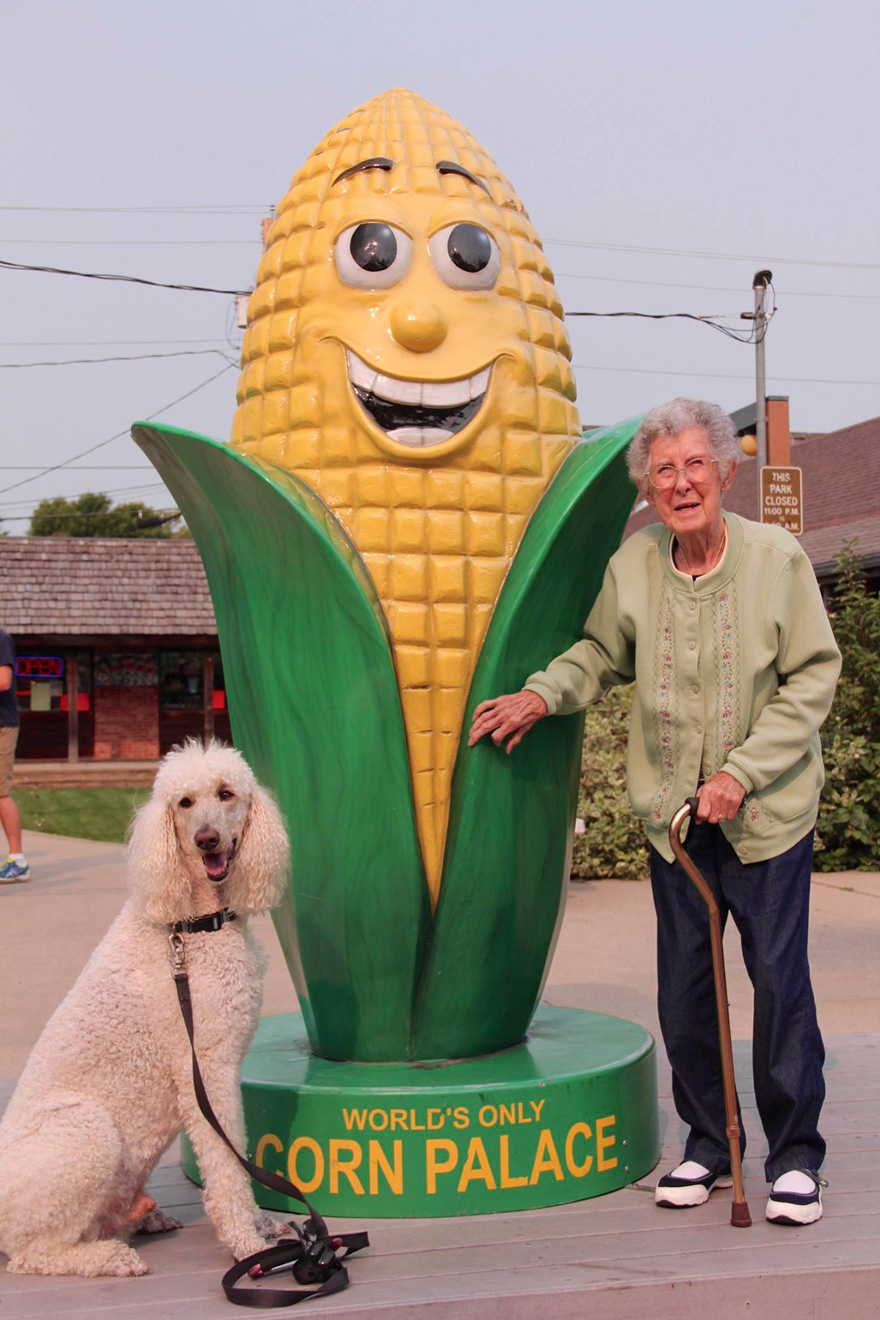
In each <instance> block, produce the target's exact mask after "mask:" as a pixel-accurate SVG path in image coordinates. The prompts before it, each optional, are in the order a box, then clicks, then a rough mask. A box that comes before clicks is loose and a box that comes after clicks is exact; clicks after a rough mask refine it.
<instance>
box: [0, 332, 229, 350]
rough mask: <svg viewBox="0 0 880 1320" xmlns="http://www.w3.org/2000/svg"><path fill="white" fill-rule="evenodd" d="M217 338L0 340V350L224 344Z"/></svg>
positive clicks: (223, 341) (223, 340) (222, 340)
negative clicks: (110, 345) (108, 345)
mask: <svg viewBox="0 0 880 1320" xmlns="http://www.w3.org/2000/svg"><path fill="white" fill-rule="evenodd" d="M225 342H226V341H225V339H220V338H218V337H217V336H213V337H211V338H209V337H208V336H207V335H206V336H204V337H203V338H202V339H0V348H103V347H104V346H105V345H107V344H115V345H117V346H118V347H123V346H125V347H132V346H136V347H137V346H141V345H150V344H224V343H225Z"/></svg>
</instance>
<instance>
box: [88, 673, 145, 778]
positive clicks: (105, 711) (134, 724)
mask: <svg viewBox="0 0 880 1320" xmlns="http://www.w3.org/2000/svg"><path fill="white" fill-rule="evenodd" d="M94 755H95V760H96V761H111V760H112V761H152V760H156V758H157V757H158V756H159V689H158V687H97V688H95V753H94Z"/></svg>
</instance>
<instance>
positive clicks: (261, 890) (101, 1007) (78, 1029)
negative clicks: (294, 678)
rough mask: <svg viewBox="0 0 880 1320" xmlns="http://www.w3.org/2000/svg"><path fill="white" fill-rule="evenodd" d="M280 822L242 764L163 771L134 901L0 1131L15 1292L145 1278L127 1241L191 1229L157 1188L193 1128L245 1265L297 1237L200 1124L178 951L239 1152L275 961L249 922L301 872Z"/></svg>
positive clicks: (139, 848)
mask: <svg viewBox="0 0 880 1320" xmlns="http://www.w3.org/2000/svg"><path fill="white" fill-rule="evenodd" d="M288 852H289V850H288V842H287V835H286V832H285V829H284V824H283V821H282V819H281V816H280V814H279V812H278V809H277V807H276V806H275V804H274V802H273V801H272V800H271V798H270V797H268V795H267V794H266V793H265V792H264V791H263V790H262V789H260V788H259V787H258V785H257V783H256V780H255V779H254V775H253V773H252V771H251V770H250V767H249V766H248V765H247V763H246V762H245V760H244V759H243V757H242V756H241V755H240V754H239V753H238V752H237V751H235V750H234V749H232V748H229V747H224V746H223V745H222V744H220V743H212V744H211V746H210V747H209V748H208V749H207V750H203V749H202V747H201V746H200V744H198V743H196V742H194V741H190V742H188V743H186V744H185V746H184V747H182V748H180V749H175V750H174V751H172V752H170V753H169V755H168V756H166V757H165V759H164V761H163V762H162V764H161V766H160V767H159V772H158V774H157V776H156V781H155V784H154V785H153V794H152V797H151V798H150V800H149V802H147V803H146V805H145V806H143V807H142V808H141V810H140V811H139V812H138V813H137V816H136V817H135V820H134V823H133V827H132V833H131V840H130V845H129V849H128V869H129V877H130V883H131V896H130V898H129V899H128V901H127V902H126V904H125V906H124V907H123V909H122V911H121V912H120V914H119V916H118V917H117V918H116V920H115V922H114V923H113V925H112V926H111V927H110V930H109V931H108V932H107V934H106V936H105V937H104V939H103V940H102V941H101V943H100V944H99V945H98V947H97V949H96V950H95V952H94V953H93V954H92V957H91V959H90V960H89V962H88V964H87V965H86V967H85V968H84V970H83V972H82V974H81V975H80V977H79V978H78V980H77V981H76V983H75V985H74V986H73V989H72V990H71V991H70V993H69V994H68V996H67V998H66V999H65V1000H64V1001H63V1003H62V1004H61V1005H60V1006H59V1007H58V1008H57V1009H56V1011H55V1013H54V1014H53V1015H52V1017H51V1018H50V1020H49V1022H48V1024H47V1026H46V1028H45V1030H44V1031H43V1034H42V1036H41V1037H40V1039H39V1041H38V1042H37V1044H36V1046H35V1047H34V1050H33V1053H32V1054H31V1057H30V1059H29V1060H28V1063H27V1066H26V1067H25V1070H24V1072H23V1073H22V1076H21V1079H20V1081H19V1083H18V1087H17V1089H16V1091H15V1094H14V1095H13V1097H12V1100H11V1102H10V1104H9V1108H8V1109H7V1111H6V1114H5V1116H4V1119H3V1122H2V1124H0V1250H3V1251H5V1252H6V1253H7V1254H8V1256H9V1269H10V1270H12V1271H14V1272H15V1273H19V1274H84V1275H88V1276H93V1275H99V1274H113V1275H127V1274H147V1273H149V1266H148V1265H146V1264H145V1263H144V1261H143V1260H141V1258H140V1256H139V1255H138V1254H137V1252H136V1251H135V1250H134V1249H133V1248H132V1247H130V1246H129V1245H128V1244H127V1242H126V1241H125V1240H124V1238H125V1237H126V1236H128V1235H129V1234H131V1233H133V1232H135V1231H139V1232H148V1233H150V1232H152V1233H156V1232H163V1231H164V1230H166V1229H170V1228H179V1227H180V1224H179V1223H178V1222H177V1221H176V1220H173V1219H171V1218H169V1217H168V1216H166V1215H163V1214H162V1213H161V1211H158V1210H157V1209H156V1203H155V1202H154V1201H153V1200H151V1199H150V1198H149V1197H148V1196H147V1195H146V1194H145V1192H144V1181H145V1179H146V1178H147V1177H148V1176H149V1173H150V1171H151V1169H152V1168H153V1166H154V1165H155V1163H156V1161H157V1160H158V1158H159V1156H160V1155H161V1154H162V1152H163V1151H164V1150H165V1148H166V1147H167V1146H168V1145H169V1143H170V1142H171V1141H172V1140H173V1138H174V1137H175V1136H176V1135H177V1133H178V1132H179V1131H180V1129H181V1127H183V1128H184V1129H185V1130H186V1132H187V1134H188V1135H189V1137H190V1139H191V1141H192V1143H193V1147H194V1148H195V1152H196V1157H197V1159H198V1162H199V1169H200V1171H201V1175H202V1180H203V1183H204V1188H205V1192H204V1199H205V1208H206V1210H207V1212H208V1214H209V1215H210V1217H211V1219H212V1220H213V1222H214V1226H215V1228H216V1230H217V1234H218V1236H219V1237H220V1239H221V1241H222V1242H223V1243H224V1244H225V1245H226V1246H227V1247H228V1248H229V1250H230V1251H231V1252H232V1253H233V1254H234V1255H235V1256H237V1257H239V1258H241V1257H242V1256H247V1255H250V1254H251V1253H252V1252H255V1251H259V1250H260V1249H261V1248H262V1247H263V1246H264V1245H265V1243H264V1238H265V1237H272V1236H277V1235H279V1234H280V1233H281V1232H282V1231H283V1230H284V1225H282V1224H280V1223H278V1222H276V1221H274V1220H272V1219H270V1218H269V1216H268V1215H264V1214H263V1213H262V1212H261V1211H260V1210H258V1208H257V1206H256V1203H255V1201H254V1198H253V1195H252V1193H251V1187H250V1182H249V1180H248V1176H247V1174H246V1173H245V1171H244V1169H242V1167H241V1166H240V1165H239V1164H238V1162H237V1161H236V1159H235V1157H234V1155H233V1154H232V1153H231V1151H229V1149H228V1148H227V1147H226V1146H225V1145H224V1144H223V1142H222V1141H221V1140H220V1138H219V1137H218V1136H217V1135H216V1133H215V1132H214V1131H213V1130H212V1129H211V1128H210V1127H209V1125H208V1124H207V1122H206V1121H205V1120H204V1119H203V1117H202V1115H201V1113H200V1111H199V1108H198V1105H197V1104H196V1098H195V1094H194V1091H193V1084H192V1065H191V1055H190V1048H189V1040H188V1038H187V1034H186V1029H185V1027H184V1023H183V1019H182V1017H181V1013H180V1007H179V1005H178V1001H177V994H176V990H175V985H174V980H173V976H172V965H171V956H170V947H169V936H170V934H171V932H172V927H173V925H174V923H176V922H180V921H186V920H192V919H195V918H198V917H202V916H207V915H208V914H210V913H214V912H217V911H218V910H219V911H223V910H224V909H226V910H228V911H229V912H232V913H234V914H235V916H234V918H233V919H231V920H226V921H225V922H224V924H223V925H222V926H221V927H220V928H219V929H217V930H208V931H200V932H195V933H193V932H187V931H185V932H184V933H183V935H182V939H183V943H184V953H185V959H186V969H187V971H188V973H189V978H190V986H191V992H192V1002H193V1014H194V1018H195V1041H196V1050H197V1052H198V1057H199V1063H200V1067H201V1071H202V1076H203V1078H204V1082H205V1087H206V1089H207V1092H208V1097H209V1099H210V1101H211V1104H212V1105H213V1108H214V1110H215V1112H216V1114H217V1117H218V1118H219V1120H220V1123H221V1124H222V1126H223V1128H224V1129H225V1131H226V1133H227V1134H228V1136H229V1138H230V1140H231V1141H232V1142H234V1143H235V1146H236V1148H237V1149H238V1150H240V1151H242V1152H244V1149H245V1131H244V1119H243V1115H242V1105H241V1092H240V1085H239V1082H240V1070H241V1061H242V1058H243V1057H244V1054H245V1052H246V1050H247V1048H248V1045H249V1043H250V1040H251V1037H252V1035H253V1033H254V1030H255V1028H256V1025H257V1021H258V1019H259V1015H260V1004H261V1001H262V976H263V971H264V969H265V957H264V954H263V951H262V949H261V948H260V946H259V945H258V943H257V941H256V940H255V939H254V936H253V935H252V934H251V933H250V931H249V930H248V921H247V918H248V915H249V914H252V913H257V912H262V911H264V910H265V909H266V908H270V907H273V906H274V905H275V904H277V903H278V902H279V901H280V899H281V896H282V893H283V891H284V888H285V884H286V881H287V872H288Z"/></svg>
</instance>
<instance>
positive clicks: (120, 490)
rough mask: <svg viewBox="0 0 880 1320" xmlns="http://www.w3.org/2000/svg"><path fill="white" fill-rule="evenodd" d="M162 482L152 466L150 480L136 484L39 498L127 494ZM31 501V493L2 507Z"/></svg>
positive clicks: (158, 486)
mask: <svg viewBox="0 0 880 1320" xmlns="http://www.w3.org/2000/svg"><path fill="white" fill-rule="evenodd" d="M68 470H69V471H71V472H80V471H81V470H82V469H81V468H70V469H68ZM164 484H165V483H164V482H163V481H162V479H161V477H160V476H159V474H158V472H157V471H156V469H155V468H153V470H152V480H151V481H139V482H138V484H137V485H136V486H114V487H112V489H111V488H108V489H107V490H102V491H94V490H81V491H78V492H77V494H75V495H67V494H65V493H64V492H62V491H59V492H58V494H57V495H42V496H41V497H40V499H41V500H78V499H80V497H81V496H83V495H96V494H97V495H128V494H130V493H131V492H132V491H137V490H160V489H162V487H163V486H164ZM32 501H33V496H32V495H31V496H27V497H25V498H21V499H17V500H9V501H6V502H5V503H4V508H6V509H12V508H17V507H20V506H21V505H22V504H30V503H32ZM38 503H39V501H38Z"/></svg>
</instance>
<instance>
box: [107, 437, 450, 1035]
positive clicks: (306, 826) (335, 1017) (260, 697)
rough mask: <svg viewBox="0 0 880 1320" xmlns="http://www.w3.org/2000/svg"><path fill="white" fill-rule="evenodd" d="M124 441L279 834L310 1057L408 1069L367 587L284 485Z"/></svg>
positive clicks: (337, 538)
mask: <svg viewBox="0 0 880 1320" xmlns="http://www.w3.org/2000/svg"><path fill="white" fill-rule="evenodd" d="M132 434H133V436H134V438H135V440H136V441H137V443H138V444H139V445H140V446H141V448H142V449H143V450H144V451H145V452H146V454H147V455H148V457H149V458H150V459H151V461H152V462H153V463H154V464H155V466H156V468H157V469H158V471H159V473H160V474H161V476H162V479H163V480H164V481H165V483H166V485H167V486H168V488H169V490H170V491H171V492H172V494H173V495H174V498H175V500H176V501H177V503H178V506H179V508H180V510H181V512H182V513H183V515H184V517H185V519H186V522H187V525H188V527H189V528H190V530H191V531H192V534H193V537H194V538H195V541H196V544H197V545H198V548H199V552H200V554H201V557H202V562H203V564H204V566H205V571H206V573H207V577H208V582H209V585H210V588H211V596H212V599H213V602H214V610H215V613H216V616H217V626H218V630H219V634H220V640H221V646H222V651H223V665H224V673H225V675H226V683H227V692H228V700H229V709H230V716H231V720H232V729H233V734H234V737H235V742H236V745H237V746H238V747H240V748H241V750H242V752H243V753H244V754H245V756H246V757H247V759H248V760H249V762H250V763H251V765H252V767H253V769H254V772H255V774H256V775H257V777H258V778H259V779H260V780H261V781H262V782H263V783H265V784H267V785H268V786H269V787H271V788H272V789H273V790H274V792H275V794H276V796H277V798H278V801H279V803H280V805H281V808H282V810H283V812H284V815H285V817H286V820H287V824H288V828H289V832H290V841H291V849H292V862H291V880H290V892H289V895H288V898H287V899H286V901H285V902H284V904H283V905H282V906H281V908H279V909H278V910H277V911H276V912H275V913H274V914H273V915H274V917H275V924H276V927H277V929H278V933H279V937H280V940H281V945H282V948H283V949H284V952H285V957H286V958H287V962H288V966H289V967H290V971H291V975H292V977H293V980H294V984H295V986H296V989H297V993H298V995H299V998H300V1006H301V1008H302V1010H303V1015H304V1017H305V1020H306V1024H307V1026H308V1030H309V1038H310V1040H311V1042H312V1045H313V1047H314V1048H315V1050H316V1051H317V1052H318V1053H320V1054H322V1055H324V1056H325V1057H328V1058H335V1059H362V1060H388V1059H401V1058H405V1057H406V1056H407V1053H408V1049H409V1042H410V1032H411V1014H412V1006H413V994H414V987H415V985H416V983H417V978H418V973H419V969H420V959H421V956H422V951H423V947H424V944H425V941H426V938H427V931H428V927H429V923H430V904H429V900H428V890H427V886H426V883H425V876H424V870H423V867H422V861H421V854H420V850H419V843H418V835H417V831H416V823H415V814H414V810H413V805H412V793H411V788H410V777H409V764H408V760H407V751H406V738H405V733H404V725H403V717H402V713H401V709H400V700H399V696H398V691H397V683H396V678H395V673H394V667H393V663H392V658H391V648H390V644H389V639H388V635H387V631H386V628H385V623H384V616H383V614H382V610H381V607H380V605H379V602H378V600H377V598H376V594H375V591H374V589H373V586H372V583H371V581H370V579H369V576H368V575H367V573H366V571H365V569H364V567H363V565H362V563H361V561H360V559H359V558H358V556H357V554H356V552H355V550H354V548H353V546H352V545H351V543H350V542H349V541H348V539H347V537H346V536H345V534H344V532H343V531H342V529H341V527H340V526H339V524H338V523H337V522H336V520H335V519H334V518H333V517H332V515H331V514H329V513H328V512H327V510H326V509H325V508H324V506H323V505H322V504H321V502H320V500H318V499H317V498H316V496H315V495H314V494H313V493H312V492H311V491H309V490H308V489H307V488H306V487H305V486H303V485H302V484H301V483H300V482H298V481H296V479H295V478H293V477H291V476H290V475H289V474H287V473H286V472H283V471H282V470H280V469H278V468H275V467H273V466H271V465H269V464H266V463H263V462H260V461H259V460H253V459H249V458H246V457H243V456H242V455H240V454H238V453H236V452H235V451H234V450H232V449H230V448H229V447H228V446H226V445H223V444H220V443H219V442H218V441H216V440H210V439H206V438H205V437H203V436H198V435H194V434H192V433H190V432H187V431H181V430H178V429H177V428H175V427H170V426H157V425H152V424H151V425H147V424H138V425H136V426H135V427H134V428H133V430H132Z"/></svg>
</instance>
